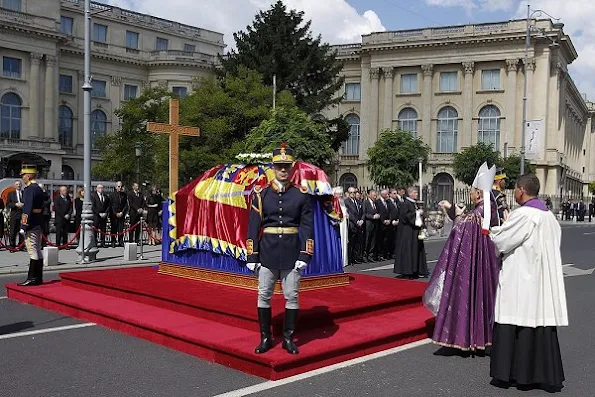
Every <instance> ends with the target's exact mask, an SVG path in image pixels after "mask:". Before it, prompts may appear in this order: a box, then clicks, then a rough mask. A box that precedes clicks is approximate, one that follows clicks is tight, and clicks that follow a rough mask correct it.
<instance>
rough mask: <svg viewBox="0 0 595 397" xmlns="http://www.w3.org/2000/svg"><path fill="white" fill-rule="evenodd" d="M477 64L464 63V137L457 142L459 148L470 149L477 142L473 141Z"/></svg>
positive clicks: (471, 62)
mask: <svg viewBox="0 0 595 397" xmlns="http://www.w3.org/2000/svg"><path fill="white" fill-rule="evenodd" d="M474 70H475V63H474V62H473V61H469V62H463V71H464V73H465V82H464V85H463V136H462V137H461V139H458V140H457V141H458V142H457V146H458V147H457V148H455V150H457V151H458V150H459V148H461V147H469V146H471V145H472V144H473V142H475V139H473V133H474V132H473V71H474Z"/></svg>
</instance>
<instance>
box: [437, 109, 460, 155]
mask: <svg viewBox="0 0 595 397" xmlns="http://www.w3.org/2000/svg"><path fill="white" fill-rule="evenodd" d="M458 123H459V120H458V114H457V111H456V110H455V108H453V107H452V106H445V107H443V108H442V109H440V111H439V112H438V134H437V135H438V142H437V145H436V152H438V153H455V152H456V151H457V133H458V129H459V126H458Z"/></svg>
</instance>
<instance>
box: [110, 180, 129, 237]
mask: <svg viewBox="0 0 595 397" xmlns="http://www.w3.org/2000/svg"><path fill="white" fill-rule="evenodd" d="M110 204H111V206H112V209H111V212H110V215H111V220H110V222H111V225H112V227H111V233H112V234H118V237H117V239H118V245H119V246H120V247H123V246H124V235H123V234H121V233H122V232H123V231H124V218H126V214H127V213H128V196H126V193H124V190H123V189H122V182H121V181H118V182H116V190H115V191H114V192H113V193H112V194H111V195H110ZM115 246H116V237H112V248H113V247H115Z"/></svg>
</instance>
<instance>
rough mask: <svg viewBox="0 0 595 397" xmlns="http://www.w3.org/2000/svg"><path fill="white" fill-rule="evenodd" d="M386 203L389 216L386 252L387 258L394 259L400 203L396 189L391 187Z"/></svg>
mask: <svg viewBox="0 0 595 397" xmlns="http://www.w3.org/2000/svg"><path fill="white" fill-rule="evenodd" d="M387 203H388V212H389V218H390V228H389V231H388V235H389V236H388V237H387V238H388V240H387V241H388V243H387V244H388V252H389V257H388V259H394V257H395V244H396V241H397V228H398V226H399V208H400V205H401V201H400V200H399V195H398V194H397V189H391V190H390V194H389V198H388V200H387Z"/></svg>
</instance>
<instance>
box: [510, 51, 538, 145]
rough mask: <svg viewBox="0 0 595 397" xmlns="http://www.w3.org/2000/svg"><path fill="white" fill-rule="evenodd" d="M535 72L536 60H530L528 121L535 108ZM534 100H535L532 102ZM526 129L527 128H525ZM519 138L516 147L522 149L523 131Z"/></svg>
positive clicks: (528, 71)
mask: <svg viewBox="0 0 595 397" xmlns="http://www.w3.org/2000/svg"><path fill="white" fill-rule="evenodd" d="M534 71H535V59H533V58H531V59H529V62H528V63H527V65H526V69H525V78H526V79H527V115H526V117H527V120H531V118H532V117H533V112H532V111H531V109H532V107H533V102H535V100H534V98H535V95H534V93H533V72H534ZM532 99H533V100H532ZM523 128H525V126H523ZM517 136H518V144H517V145H515V146H516V147H518V148H520V147H521V146H522V144H523V142H522V139H523V138H522V130H521V131H519V133H518V134H517Z"/></svg>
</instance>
